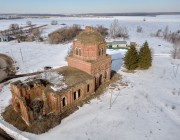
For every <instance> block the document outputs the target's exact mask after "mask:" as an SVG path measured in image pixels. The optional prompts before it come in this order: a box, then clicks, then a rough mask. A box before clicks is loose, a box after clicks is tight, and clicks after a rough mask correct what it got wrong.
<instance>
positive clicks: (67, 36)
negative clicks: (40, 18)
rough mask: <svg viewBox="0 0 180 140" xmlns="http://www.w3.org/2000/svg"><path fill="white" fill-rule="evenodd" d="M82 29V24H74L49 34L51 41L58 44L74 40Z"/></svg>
mask: <svg viewBox="0 0 180 140" xmlns="http://www.w3.org/2000/svg"><path fill="white" fill-rule="evenodd" d="M80 31H81V28H80V26H78V25H73V26H71V27H64V28H61V29H59V30H57V31H55V32H53V33H51V34H49V35H48V36H49V40H48V41H49V43H50V44H58V43H64V42H68V41H71V40H73V39H74V38H75V37H76V36H77V35H78V34H79V32H80Z"/></svg>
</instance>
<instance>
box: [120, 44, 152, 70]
mask: <svg viewBox="0 0 180 140" xmlns="http://www.w3.org/2000/svg"><path fill="white" fill-rule="evenodd" d="M151 55H152V54H151V50H150V48H149V45H148V42H145V43H144V44H143V46H142V47H141V49H140V51H139V53H138V51H137V50H136V47H135V46H133V45H132V46H130V49H129V50H128V51H127V53H126V54H125V57H124V65H125V67H126V68H127V69H128V70H135V69H136V68H140V69H148V68H149V67H150V66H151V64H152V56H151Z"/></svg>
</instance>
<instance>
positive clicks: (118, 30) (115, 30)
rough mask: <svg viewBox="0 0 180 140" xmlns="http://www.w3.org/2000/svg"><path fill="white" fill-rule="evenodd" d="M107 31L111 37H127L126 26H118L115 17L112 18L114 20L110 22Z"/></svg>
mask: <svg viewBox="0 0 180 140" xmlns="http://www.w3.org/2000/svg"><path fill="white" fill-rule="evenodd" d="M109 33H110V36H111V37H112V38H116V37H123V38H128V37H129V35H128V30H127V28H126V27H122V26H120V23H119V21H118V20H117V19H114V21H113V22H112V23H111V26H110V29H109Z"/></svg>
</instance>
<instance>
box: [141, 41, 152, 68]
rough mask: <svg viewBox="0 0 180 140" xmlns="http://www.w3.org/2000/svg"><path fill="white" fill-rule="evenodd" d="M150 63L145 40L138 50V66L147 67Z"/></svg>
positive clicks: (150, 59)
mask: <svg viewBox="0 0 180 140" xmlns="http://www.w3.org/2000/svg"><path fill="white" fill-rule="evenodd" d="M151 63H152V56H151V50H150V49H149V45H148V43H147V41H146V42H145V43H144V44H143V46H142V47H141V49H140V52H139V67H140V68H141V69H148V68H149V67H150V66H151Z"/></svg>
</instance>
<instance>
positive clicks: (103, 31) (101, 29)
mask: <svg viewBox="0 0 180 140" xmlns="http://www.w3.org/2000/svg"><path fill="white" fill-rule="evenodd" d="M94 29H95V30H96V31H97V32H99V33H100V34H101V35H102V36H103V37H105V36H107V35H108V28H105V27H104V26H103V25H97V26H96V27H94Z"/></svg>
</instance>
